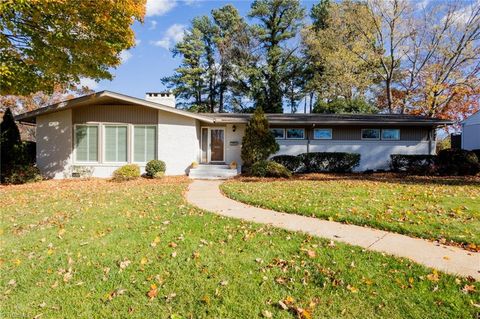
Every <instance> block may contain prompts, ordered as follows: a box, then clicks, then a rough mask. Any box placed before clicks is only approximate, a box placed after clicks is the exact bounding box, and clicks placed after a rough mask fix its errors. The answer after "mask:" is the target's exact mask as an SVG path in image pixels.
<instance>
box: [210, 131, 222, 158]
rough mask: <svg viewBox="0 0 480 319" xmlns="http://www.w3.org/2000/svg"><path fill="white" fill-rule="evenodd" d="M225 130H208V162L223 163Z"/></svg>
mask: <svg viewBox="0 0 480 319" xmlns="http://www.w3.org/2000/svg"><path fill="white" fill-rule="evenodd" d="M224 140H225V130H224V129H223V128H221V129H217V128H212V129H210V162H223V161H225V160H224V158H223V153H224Z"/></svg>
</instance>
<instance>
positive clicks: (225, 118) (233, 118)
mask: <svg viewBox="0 0 480 319" xmlns="http://www.w3.org/2000/svg"><path fill="white" fill-rule="evenodd" d="M99 104H122V105H138V106H144V107H150V108H154V109H157V110H162V111H165V112H170V113H174V114H179V115H182V116H186V117H189V118H193V119H197V120H200V121H203V122H207V123H217V124H235V123H238V124H240V123H247V122H248V120H249V119H250V117H251V116H252V114H245V113H243V114H242V113H193V112H188V111H184V110H179V109H176V108H173V107H170V106H166V105H163V104H160V103H157V102H152V101H147V100H144V99H139V98H136V97H132V96H128V95H125V94H121V93H116V92H112V91H100V92H97V93H93V94H89V95H84V96H81V97H78V98H75V99H71V100H67V101H63V102H60V103H56V104H52V105H49V106H46V107H42V108H39V109H36V110H34V111H30V112H26V113H23V114H19V115H17V116H16V117H15V120H17V121H20V122H26V123H35V121H36V117H37V116H39V115H44V114H49V113H54V112H59V111H63V110H67V109H71V108H74V107H79V106H88V105H99ZM267 118H268V120H269V122H270V124H274V125H275V124H278V125H288V124H290V125H292V124H293V125H295V124H302V125H309V124H311V125H322V124H324V125H329V124H330V125H363V124H365V125H379V124H387V125H388V124H392V125H429V126H437V125H450V124H453V122H452V121H450V120H442V119H437V118H430V117H423V116H414V115H403V114H285V113H283V114H267Z"/></svg>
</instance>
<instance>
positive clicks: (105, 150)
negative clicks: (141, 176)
mask: <svg viewBox="0 0 480 319" xmlns="http://www.w3.org/2000/svg"><path fill="white" fill-rule="evenodd" d="M109 126H122V127H126V128H127V140H126V142H127V148H126V151H127V160H126V161H125V162H123V161H122V162H119V161H115V162H111V161H107V148H106V145H107V143H106V140H107V134H106V131H107V130H106V128H107V127H109ZM129 126H130V125H128V124H124V123H119V124H114V123H108V124H103V134H102V135H103V139H102V142H103V143H102V148H103V150H102V156H103V163H106V164H113V165H119V164H120V165H125V164H128V163H129V157H130V149H129V147H130V145H129V144H130V143H129V142H128V140H129V135H130V128H129ZM116 139H117V142H118V131H117V137H116ZM117 155H118V154H117Z"/></svg>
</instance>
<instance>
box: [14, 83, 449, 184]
mask: <svg viewBox="0 0 480 319" xmlns="http://www.w3.org/2000/svg"><path fill="white" fill-rule="evenodd" d="M174 106H175V98H174V97H173V96H172V95H170V94H169V93H147V96H146V99H145V100H143V99H139V98H133V97H130V96H126V95H123V94H119V93H114V92H109V91H102V92H98V93H95V94H91V95H87V96H83V97H79V98H76V99H72V100H68V101H65V102H61V103H57V104H54V105H50V106H47V107H44V108H41V109H37V110H35V111H32V112H28V113H24V114H21V115H18V116H17V117H16V119H17V120H18V121H20V122H26V123H36V139H37V166H38V167H39V169H40V170H41V172H42V173H43V174H44V175H45V176H47V177H50V178H68V177H75V176H82V175H91V176H95V177H110V176H111V174H112V172H113V171H114V170H115V169H117V168H118V167H120V166H122V165H125V164H127V163H137V164H138V165H139V166H140V167H141V168H142V170H143V169H144V168H145V165H146V163H147V162H148V161H149V160H151V159H160V160H162V161H164V162H165V163H166V166H167V171H166V174H168V175H180V174H188V173H189V171H190V166H191V164H192V162H199V163H201V164H229V163H231V162H233V161H235V162H237V163H238V170H240V167H241V164H242V160H241V157H240V153H241V147H242V137H243V135H244V132H245V126H246V123H247V122H248V120H249V118H250V116H251V115H250V114H226V113H220V114H218V113H217V114H211V113H191V112H187V111H183V110H178V109H176V108H175V107H174ZM267 117H268V119H269V122H270V126H271V129H272V131H273V133H274V135H275V137H276V138H277V141H278V144H279V145H280V151H279V152H278V154H291V155H296V154H300V153H305V152H352V153H360V154H361V162H360V166H359V167H358V170H360V171H362V170H367V169H385V168H387V167H388V164H389V160H390V154H433V153H434V152H435V129H436V127H437V126H439V125H448V124H451V122H450V121H446V120H439V119H432V118H425V117H416V116H408V115H357V114H268V115H267ZM209 167H215V169H222V167H221V166H209Z"/></svg>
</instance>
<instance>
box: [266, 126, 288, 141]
mask: <svg viewBox="0 0 480 319" xmlns="http://www.w3.org/2000/svg"><path fill="white" fill-rule="evenodd" d="M270 130H282V132H283V137H275V139H276V140H284V139H285V137H286V133H285V129H284V128H281V127H271V128H270Z"/></svg>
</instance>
